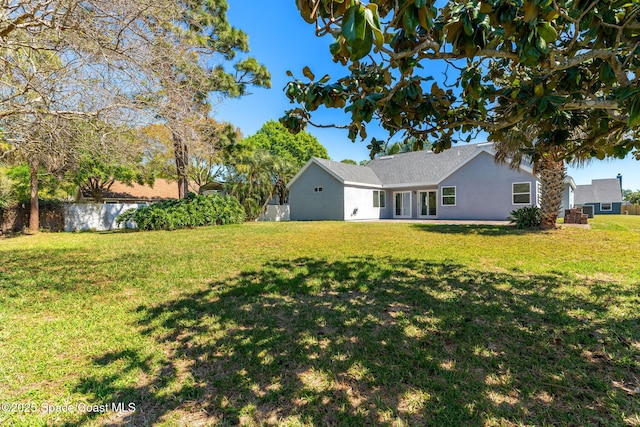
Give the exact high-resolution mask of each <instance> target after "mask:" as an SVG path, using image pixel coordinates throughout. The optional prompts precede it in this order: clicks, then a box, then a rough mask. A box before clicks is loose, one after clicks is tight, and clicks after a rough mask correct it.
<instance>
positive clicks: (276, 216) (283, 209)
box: [258, 205, 289, 221]
mask: <svg viewBox="0 0 640 427" xmlns="http://www.w3.org/2000/svg"><path fill="white" fill-rule="evenodd" d="M258 221H289V205H267V209H266V211H265V212H262V213H261V214H260V216H259V217H258Z"/></svg>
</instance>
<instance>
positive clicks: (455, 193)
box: [440, 185, 458, 207]
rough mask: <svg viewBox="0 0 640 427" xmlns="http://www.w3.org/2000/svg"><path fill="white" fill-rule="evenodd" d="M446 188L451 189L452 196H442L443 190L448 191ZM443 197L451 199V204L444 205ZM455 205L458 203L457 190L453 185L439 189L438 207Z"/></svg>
mask: <svg viewBox="0 0 640 427" xmlns="http://www.w3.org/2000/svg"><path fill="white" fill-rule="evenodd" d="M448 188H453V195H451V194H444V190H445V189H448ZM445 197H453V204H445V203H444V199H445ZM457 203H458V188H457V187H456V186H455V185H448V186H446V187H440V205H441V206H442V207H450V206H456V205H457Z"/></svg>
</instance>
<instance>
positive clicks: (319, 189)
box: [313, 187, 322, 193]
mask: <svg viewBox="0 0 640 427" xmlns="http://www.w3.org/2000/svg"><path fill="white" fill-rule="evenodd" d="M313 191H315V192H316V193H319V192H321V191H322V187H316V188H314V189H313Z"/></svg>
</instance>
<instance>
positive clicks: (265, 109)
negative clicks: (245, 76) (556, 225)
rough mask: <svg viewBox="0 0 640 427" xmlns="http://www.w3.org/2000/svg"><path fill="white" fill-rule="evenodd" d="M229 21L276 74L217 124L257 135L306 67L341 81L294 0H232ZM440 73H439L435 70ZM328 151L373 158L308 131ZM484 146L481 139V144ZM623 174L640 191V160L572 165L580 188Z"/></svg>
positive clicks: (229, 104)
mask: <svg viewBox="0 0 640 427" xmlns="http://www.w3.org/2000/svg"><path fill="white" fill-rule="evenodd" d="M228 4H229V14H228V15H229V20H230V22H231V23H232V25H234V26H235V27H238V28H240V29H242V30H243V31H244V32H246V33H247V34H248V35H249V46H250V48H251V52H250V55H251V56H254V57H256V58H257V59H258V61H260V62H261V63H263V64H265V65H266V66H267V68H268V69H269V71H270V72H271V75H272V83H273V87H272V89H270V90H267V89H253V90H252V94H251V95H249V96H246V97H244V98H241V99H236V100H225V101H223V102H222V103H220V104H218V105H217V106H216V107H215V111H214V115H215V117H216V118H217V119H218V120H224V121H229V122H231V123H233V124H234V125H235V126H237V127H239V128H240V129H241V130H242V132H243V134H244V135H245V136H249V135H252V134H254V133H255V132H256V131H257V130H258V129H260V127H262V125H263V124H264V123H265V122H266V121H268V120H278V118H280V117H281V116H282V115H283V114H284V111H285V110H288V109H290V108H293V104H290V103H289V101H288V99H287V98H286V96H285V94H284V92H283V88H284V86H285V85H286V83H287V82H288V81H289V80H290V78H289V77H288V76H287V75H286V72H287V70H291V71H292V72H293V73H294V75H296V76H297V77H300V78H302V68H303V67H304V66H305V65H308V66H309V67H310V68H311V70H312V71H313V72H314V73H315V75H316V76H317V77H320V76H323V75H324V74H327V73H328V74H330V75H331V76H332V77H334V78H336V77H340V76H342V75H345V74H346V72H345V71H346V70H345V68H343V67H342V66H341V65H340V64H334V63H333V61H332V60H331V55H330V53H329V44H330V43H331V42H332V39H331V38H330V37H323V38H318V37H316V36H315V31H314V27H313V26H312V25H309V24H307V23H306V22H304V21H303V20H302V18H300V15H299V14H298V11H297V9H296V7H295V1H294V0H270V1H247V0H228ZM434 72H436V73H439V72H440V70H434ZM312 120H313V121H314V122H318V123H336V124H347V123H348V115H347V114H346V113H344V112H342V111H341V110H330V111H329V110H325V109H322V108H321V109H320V110H318V111H316V112H314V114H313V116H312ZM307 131H308V132H309V133H311V134H312V135H314V136H315V137H316V138H318V140H319V141H320V142H321V143H322V145H324V146H325V147H326V148H327V150H328V151H329V156H330V157H331V159H333V160H338V161H339V160H343V159H353V160H356V161H360V160H364V159H367V158H368V157H369V150H367V143H368V142H367V141H356V142H355V143H352V142H351V141H350V140H349V139H348V138H347V132H346V130H340V129H318V128H313V127H309V128H308V129H307ZM368 131H369V137H371V136H375V137H377V138H379V139H385V140H386V138H387V136H388V135H386V133H385V132H384V131H383V130H382V129H373V128H369V129H368ZM477 142H481V141H477ZM618 173H620V174H622V176H623V187H624V188H625V189H632V190H639V189H640V162H638V161H637V160H635V159H633V158H631V157H628V158H627V159H625V160H605V161H594V162H592V163H590V164H588V165H587V166H585V167H582V168H572V167H569V175H571V176H572V177H573V178H574V180H575V181H576V184H589V183H590V181H591V179H600V178H615V176H616V175H617V174H618Z"/></svg>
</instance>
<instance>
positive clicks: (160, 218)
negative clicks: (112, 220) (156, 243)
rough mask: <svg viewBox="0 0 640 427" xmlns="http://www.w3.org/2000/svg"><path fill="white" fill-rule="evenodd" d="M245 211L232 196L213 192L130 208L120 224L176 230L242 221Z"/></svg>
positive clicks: (140, 227) (117, 221)
mask: <svg viewBox="0 0 640 427" xmlns="http://www.w3.org/2000/svg"><path fill="white" fill-rule="evenodd" d="M244 220H245V213H244V210H243V209H242V206H240V203H238V200H237V199H236V198H235V197H232V196H222V195H220V194H211V195H207V196H196V195H194V194H193V193H191V194H190V195H189V196H188V197H187V198H185V199H180V200H170V201H166V202H160V203H155V204H153V205H150V206H142V207H140V208H138V209H129V210H128V211H125V212H123V213H122V214H121V215H120V216H118V218H117V220H116V223H117V224H118V227H120V226H122V225H123V224H124V225H125V226H128V225H129V224H130V223H131V222H135V224H136V226H137V228H138V229H139V230H175V229H178V228H191V227H200V226H205V225H226V224H240V223H242V222H244Z"/></svg>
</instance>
